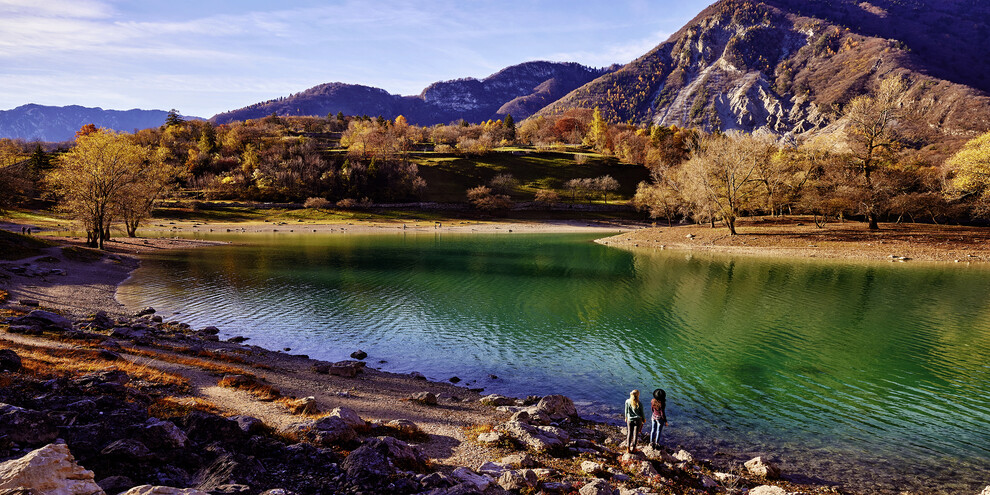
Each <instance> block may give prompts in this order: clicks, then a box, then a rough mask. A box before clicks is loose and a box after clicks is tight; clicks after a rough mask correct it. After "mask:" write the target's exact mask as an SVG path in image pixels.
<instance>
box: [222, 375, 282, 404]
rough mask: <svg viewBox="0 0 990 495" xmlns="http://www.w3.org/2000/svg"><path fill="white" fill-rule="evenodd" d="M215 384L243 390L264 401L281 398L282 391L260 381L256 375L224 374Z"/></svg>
mask: <svg viewBox="0 0 990 495" xmlns="http://www.w3.org/2000/svg"><path fill="white" fill-rule="evenodd" d="M217 385H219V386H221V387H228V388H235V389H238V390H243V391H245V392H248V393H250V394H251V395H253V396H255V397H257V398H258V400H261V401H265V402H271V401H274V400H277V399H280V398H282V393H281V392H279V391H278V389H276V388H275V387H273V386H271V385H269V384H267V383H262V382H261V381H260V380H259V379H258V377H256V376H253V375H244V374H240V375H238V376H225V377H223V378H221V379H220V381H218V382H217Z"/></svg>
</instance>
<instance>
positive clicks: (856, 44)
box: [541, 0, 990, 145]
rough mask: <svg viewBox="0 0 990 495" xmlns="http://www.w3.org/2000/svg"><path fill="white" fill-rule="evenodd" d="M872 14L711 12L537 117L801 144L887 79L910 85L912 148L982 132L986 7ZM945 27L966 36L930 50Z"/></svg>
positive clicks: (775, 5)
mask: <svg viewBox="0 0 990 495" xmlns="http://www.w3.org/2000/svg"><path fill="white" fill-rule="evenodd" d="M875 4H877V5H873V4H869V3H866V2H862V3H855V2H852V0H827V1H826V0H822V1H818V2H805V1H798V0H767V1H765V2H748V1H744V0H722V1H720V2H717V3H715V4H713V5H712V6H710V7H709V8H707V9H705V10H704V11H703V12H702V13H701V14H699V15H698V16H697V17H696V18H695V19H694V20H692V21H691V22H690V23H688V24H687V25H686V26H684V27H683V28H682V29H681V30H680V31H678V32H677V33H675V34H674V35H673V36H671V37H670V39H668V40H667V41H666V42H664V43H662V44H661V45H659V46H657V47H656V48H654V49H653V50H651V51H650V52H649V53H647V54H646V55H644V56H642V57H640V58H639V59H637V60H635V61H633V62H631V63H629V64H628V65H626V66H624V67H622V68H621V69H619V70H618V71H615V72H613V73H610V74H606V75H604V76H602V77H600V78H598V79H596V80H594V81H592V82H590V83H588V84H587V85H585V86H582V87H581V88H578V89H576V90H575V91H573V92H571V93H570V94H568V95H567V96H566V97H564V98H562V99H561V100H559V101H557V102H555V103H554V104H552V105H550V106H549V107H547V108H544V109H543V110H541V113H546V114H554V113H560V112H563V111H565V110H567V109H569V108H575V107H581V108H591V107H595V106H599V107H601V108H602V110H603V111H604V113H605V114H606V115H607V116H608V117H609V118H610V119H612V120H622V121H626V120H632V121H636V122H653V123H657V124H663V125H670V124H676V125H679V126H699V127H702V128H706V129H716V128H718V129H722V130H734V129H738V130H743V131H747V132H752V131H756V130H761V129H762V130H767V131H771V132H774V133H778V134H785V133H794V134H800V133H805V132H809V131H814V130H817V129H821V128H824V127H826V126H828V125H830V124H831V123H833V122H834V121H835V120H836V119H837V117H838V116H839V115H840V113H841V110H842V108H843V106H844V105H845V104H846V103H847V102H848V101H849V100H850V99H852V98H853V97H855V96H856V95H859V94H862V93H864V92H866V91H868V90H869V89H870V88H871V87H872V86H873V85H874V84H875V83H876V81H877V80H879V79H883V78H886V77H888V76H892V75H896V76H901V77H905V78H907V80H908V82H909V87H910V89H909V97H908V101H909V104H908V105H907V108H908V110H909V111H910V112H912V114H911V118H910V119H909V120H910V122H912V123H913V124H914V126H913V128H912V129H910V130H909V134H911V138H912V139H913V140H914V141H915V142H916V143H917V144H919V145H921V144H925V143H931V142H936V141H939V140H942V139H944V138H946V137H949V138H953V137H959V136H972V135H973V134H975V133H976V132H981V131H985V130H987V129H990V97H988V95H987V93H985V92H984V91H982V90H981V89H985V88H986V86H987V83H986V82H985V81H987V80H990V78H988V75H990V70H988V69H987V67H988V65H987V63H986V62H985V61H982V60H981V61H979V62H974V63H973V64H972V65H969V64H968V62H967V61H968V60H970V59H973V58H978V57H979V56H980V53H979V52H980V50H978V49H977V48H976V47H980V46H986V43H985V41H986V37H987V34H986V33H987V30H986V28H985V26H986V24H985V22H984V21H985V19H987V18H988V16H987V15H984V14H985V13H986V11H987V10H988V7H987V6H986V5H984V4H978V2H976V1H964V0H958V1H953V2H935V1H934V0H911V1H908V2H903V1H897V2H895V1H894V0H889V1H883V2H875ZM879 4H883V5H884V6H886V5H887V4H891V5H893V6H894V7H893V8H890V9H889V10H888V9H886V8H883V7H880V6H878V5H879ZM946 5H947V6H946ZM967 9H968V10H967ZM929 11H930V12H931V13H932V14H931V15H929V14H928V12H929ZM967 12H968V14H967ZM976 13H981V15H979V16H976V15H974V14H976ZM973 19H976V20H975V21H974V20H973ZM902 20H903V21H904V22H902ZM955 21H958V22H960V23H961V24H962V25H965V26H966V27H965V28H964V29H961V30H960V31H959V32H956V33H952V34H945V35H940V36H934V38H931V39H936V40H941V41H932V40H931V39H930V36H931V34H932V33H936V32H937V33H943V32H946V33H947V32H949V31H951V30H950V29H947V27H946V24H947V23H950V22H955ZM926 33H928V34H926ZM892 36H897V38H892ZM981 40H982V41H981ZM956 52H958V55H948V54H955V53H956ZM966 84H973V85H974V86H975V87H974V86H967V85H966Z"/></svg>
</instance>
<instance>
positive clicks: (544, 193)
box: [535, 189, 560, 207]
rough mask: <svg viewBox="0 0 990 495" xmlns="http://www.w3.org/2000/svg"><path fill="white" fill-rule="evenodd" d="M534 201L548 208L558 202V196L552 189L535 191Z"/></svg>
mask: <svg viewBox="0 0 990 495" xmlns="http://www.w3.org/2000/svg"><path fill="white" fill-rule="evenodd" d="M535 201H536V202H537V203H542V204H544V205H546V206H547V207H550V206H553V205H555V204H557V203H559V202H560V195H559V194H557V191H554V190H553V189H540V190H539V191H536V198H535Z"/></svg>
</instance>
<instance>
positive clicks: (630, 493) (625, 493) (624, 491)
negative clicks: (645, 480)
mask: <svg viewBox="0 0 990 495" xmlns="http://www.w3.org/2000/svg"><path fill="white" fill-rule="evenodd" d="M655 493H656V492H654V491H653V490H651V489H649V488H647V487H645V486H641V487H637V488H619V495H653V494H655Z"/></svg>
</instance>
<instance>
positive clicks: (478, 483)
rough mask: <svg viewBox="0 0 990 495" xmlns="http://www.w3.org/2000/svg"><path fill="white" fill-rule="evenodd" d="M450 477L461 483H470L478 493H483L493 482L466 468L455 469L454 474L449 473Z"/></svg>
mask: <svg viewBox="0 0 990 495" xmlns="http://www.w3.org/2000/svg"><path fill="white" fill-rule="evenodd" d="M450 475H451V476H452V477H453V478H455V479H457V480H459V481H461V482H464V483H470V484H471V485H473V486H474V487H475V488H477V489H478V491H479V492H483V491H485V489H487V488H488V487H489V486H490V485H491V484H492V483H494V482H495V480H493V479H492V478H490V477H488V476H485V475H483V474H478V473H475V472H474V471H471V470H470V469H468V468H466V467H459V468H457V469H455V470H454V472H452V473H450Z"/></svg>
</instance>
